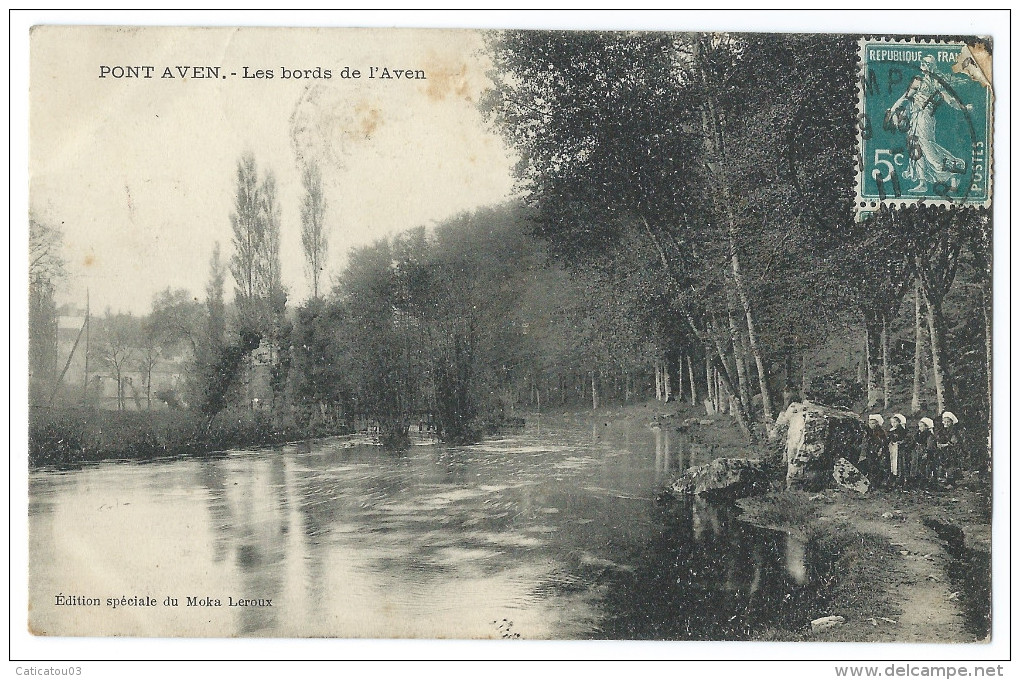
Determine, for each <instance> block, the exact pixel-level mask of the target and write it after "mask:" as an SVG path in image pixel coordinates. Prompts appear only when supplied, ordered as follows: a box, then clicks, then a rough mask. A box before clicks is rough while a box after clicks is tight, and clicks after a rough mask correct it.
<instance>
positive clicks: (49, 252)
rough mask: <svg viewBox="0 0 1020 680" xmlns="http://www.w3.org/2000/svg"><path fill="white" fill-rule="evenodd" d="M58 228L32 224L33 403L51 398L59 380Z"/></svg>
mask: <svg viewBox="0 0 1020 680" xmlns="http://www.w3.org/2000/svg"><path fill="white" fill-rule="evenodd" d="M62 241H63V234H62V232H61V231H60V229H59V228H58V227H54V226H52V225H49V224H46V223H44V222H41V221H39V220H37V219H35V218H34V217H30V218H29V222H28V257H29V260H28V373H29V392H30V402H31V403H39V402H40V401H42V400H44V399H47V398H49V397H50V396H51V394H52V393H53V391H54V390H55V388H56V384H55V383H56V380H57V305H56V300H55V292H56V285H57V282H58V281H59V280H60V279H62V278H63V277H64V275H65V270H64V258H63V257H62V255H61V252H60V249H61V246H62Z"/></svg>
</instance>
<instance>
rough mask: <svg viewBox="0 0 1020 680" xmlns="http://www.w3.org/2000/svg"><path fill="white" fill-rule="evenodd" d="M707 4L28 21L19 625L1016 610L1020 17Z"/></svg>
mask: <svg viewBox="0 0 1020 680" xmlns="http://www.w3.org/2000/svg"><path fill="white" fill-rule="evenodd" d="M731 16H733V15H731ZM725 18H726V17H725V15H723V16H722V18H721V19H722V20H724V19H725ZM733 18H734V19H735V18H736V17H735V16H733ZM773 18H775V17H773ZM675 23H676V22H674V26H675ZM723 23H725V22H724V21H723ZM734 23H735V24H736V23H737V22H734ZM739 25H740V26H745V25H744V24H739ZM674 26H670V27H669V28H668V30H655V29H654V28H648V29H641V30H634V29H622V30H590V29H585V30H568V29H562V28H510V27H494V28H485V27H484V24H481V25H480V27H479V28H477V29H471V28H424V27H423V28H410V27H403V28H397V27H391V28H386V27H363V28H355V27H332V26H326V25H320V26H316V27H311V26H308V27H281V26H231V25H209V26H199V25H195V26H176V27H171V26H154V25H148V26H146V25H82V24H77V25H75V24H70V25H69V24H61V23H60V22H53V23H44V24H39V25H34V26H32V27H31V29H30V35H29V36H28V38H27V40H28V49H29V63H28V71H29V75H28V95H27V104H28V130H27V135H28V136H27V145H28V152H27V156H28V168H27V175H26V177H27V181H26V182H25V183H26V184H27V187H28V189H27V207H28V211H27V214H24V215H21V216H20V217H19V218H17V219H15V217H14V216H15V215H16V213H15V209H14V208H12V223H11V231H12V233H13V232H15V231H20V232H23V233H24V234H27V236H26V237H25V238H24V239H23V241H22V242H25V241H27V247H28V252H27V253H25V252H23V251H22V250H21V249H20V248H19V247H17V246H13V247H12V251H11V259H12V261H15V260H20V261H23V260H25V258H26V255H27V269H26V268H20V269H18V270H13V271H15V274H14V275H12V276H14V277H20V276H21V274H20V272H26V271H27V281H24V282H20V283H18V282H16V281H13V279H12V290H13V291H15V292H14V293H13V294H12V295H13V296H18V295H20V293H18V292H17V291H18V290H22V291H26V292H27V318H26V319H25V320H24V321H23V322H19V321H18V320H17V319H16V318H12V320H11V323H12V326H11V327H12V329H13V330H14V331H15V334H17V332H22V333H24V334H25V335H26V336H27V356H22V355H20V353H19V351H18V350H17V349H15V350H13V351H12V356H11V365H12V369H13V370H12V372H13V373H18V372H19V371H20V372H24V373H26V374H27V394H25V395H19V394H17V393H14V392H12V395H11V400H12V403H15V404H16V403H20V402H22V401H24V399H27V404H28V408H27V416H26V418H25V422H24V423H22V425H20V426H19V425H18V424H17V421H16V420H14V421H12V436H14V439H13V442H14V445H13V447H14V448H12V451H11V459H12V463H11V465H12V468H14V467H20V468H23V469H27V473H23V474H25V475H27V477H23V479H27V491H25V492H22V493H25V494H27V507H22V508H20V509H19V508H17V507H16V506H15V505H13V504H12V517H14V516H15V515H16V514H18V513H20V515H25V514H26V513H27V519H26V520H24V521H26V522H27V536H26V538H25V542H26V544H27V564H25V565H20V566H19V565H18V564H16V563H13V562H12V565H11V568H12V570H18V569H23V570H26V571H27V610H21V609H17V608H15V609H14V610H13V611H12V616H11V620H12V628H15V627H17V628H21V629H27V631H28V635H29V636H30V637H31V638H32V639H33V640H34V641H35V642H34V643H33V644H36V645H46V644H47V640H54V641H56V640H59V639H72V638H158V639H165V638H259V639H263V638H273V639H278V638H328V639H336V640H350V639H366V640H367V639H373V640H375V639H399V640H405V639H416V640H451V639H452V640H467V641H479V642H480V641H500V644H506V645H510V646H511V651H507V652H496V654H515V653H516V652H513V651H512V644H513V643H510V642H506V643H503V642H502V641H534V640H544V641H564V640H569V641H657V642H659V643H679V642H683V643H692V642H709V641H711V642H727V643H742V642H764V643H769V644H771V645H776V646H777V648H778V647H779V646H782V645H784V643H830V644H831V645H832V646H826V647H825V649H829V650H833V651H830V652H828V653H829V654H831V655H833V656H834V657H836V656H838V657H840V658H843V657H844V655H846V654H850V653H851V652H850V651H849V650H850V649H852V646H846V645H844V643H891V644H888V645H884V646H883V649H884V650H885V653H889V654H893V655H895V654H896V653H897V652H896V649H897V648H898V647H899V646H900V644H901V643H922V644H926V645H956V648H957V649H959V650H962V651H960V652H959V653H960V654H962V655H964V656H968V657H970V656H980V655H981V654H982V652H981V650H982V649H983V648H986V647H988V643H990V642H992V641H993V637H994V635H993V631H997V630H1000V629H999V628H998V626H999V625H1000V624H1001V623H1002V622H1003V621H1005V622H1004V624H1003V625H1005V629H1004V630H1006V631H1008V629H1009V628H1008V625H1009V624H1008V618H1009V611H1008V609H1006V610H1000V609H998V608H993V606H992V602H993V594H994V593H995V592H996V589H998V588H1007V589H1008V587H1009V585H1008V582H1007V581H1003V580H1001V579H998V576H1005V575H1004V574H999V575H998V576H997V577H996V579H993V568H992V565H993V556H994V555H998V554H999V553H998V551H1008V546H1007V545H1005V544H1004V543H1002V542H1000V541H999V538H998V535H997V538H996V540H994V541H993V531H992V527H993V520H994V522H996V523H999V522H1007V523H1008V507H1007V506H1005V505H1003V504H1002V502H1003V500H1004V499H1005V500H1006V502H1008V483H1009V480H1008V470H1009V467H1008V466H1009V460H1008V459H1009V448H1008V439H1005V440H1002V439H998V438H996V437H993V432H994V431H995V430H994V428H993V426H996V427H997V426H998V425H1000V424H1001V423H1000V422H999V420H1000V419H1003V423H1004V422H1005V420H1008V414H1007V412H1006V411H1003V410H1002V408H1001V407H1002V405H1003V404H1002V403H1000V402H998V401H996V402H995V405H996V406H997V408H994V409H993V388H994V389H995V391H996V393H997V394H998V393H999V392H1000V391H1002V390H1003V389H1004V388H1006V385H1005V383H1003V384H999V383H998V381H997V380H995V379H993V378H995V377H996V375H998V376H1004V375H1005V374H1004V373H1002V372H1000V373H998V374H996V371H997V370H999V369H1004V367H1006V366H1008V354H1007V353H1006V352H1007V351H1008V350H1007V348H1006V347H1005V346H1002V345H1001V343H998V342H993V338H994V337H995V336H994V335H993V328H994V327H995V325H996V324H998V323H1000V322H1002V323H1006V325H1008V310H1007V309H1003V308H1002V307H1001V304H1002V299H1008V297H1007V298H1002V299H1000V297H999V295H1000V293H1002V294H1005V295H1007V296H1008V291H1005V290H1003V289H1001V287H1000V286H998V285H996V286H995V287H994V290H993V280H994V278H993V274H999V273H1001V272H1000V271H999V269H1000V268H1002V267H1005V268H1006V270H1008V266H1009V263H1008V253H1007V252H1004V251H1002V250H1001V249H999V248H997V247H996V244H997V238H998V237H999V236H1000V235H999V234H998V233H997V232H998V231H999V230H1002V229H1006V230H1008V226H1006V225H1005V224H1003V223H1000V224H995V223H994V222H995V220H994V216H995V214H996V212H995V210H994V207H995V205H996V204H997V202H998V200H999V195H1000V194H1001V193H1008V191H1009V186H1008V185H1007V184H1002V183H1001V181H1000V179H1001V177H1000V175H999V174H997V170H998V167H999V163H1000V155H999V154H1005V153H1007V151H1006V149H1005V148H1003V147H1002V146H1001V145H996V141H999V140H998V137H999V128H1000V127H1001V126H1000V125H999V124H998V123H999V121H998V120H997V119H996V115H997V112H998V108H997V105H999V104H1001V102H999V101H998V100H997V95H1000V93H999V91H998V88H999V84H1000V82H1001V79H1000V73H999V71H998V70H996V69H997V68H999V67H1005V66H1006V64H1004V63H1002V62H1000V54H999V48H1000V47H1008V45H1000V43H999V42H996V40H995V39H993V37H991V36H990V35H988V34H985V33H980V32H976V33H974V34H959V35H958V34H952V33H949V32H942V33H939V34H930V33H904V32H903V31H902V28H901V26H902V22H901V23H897V24H894V25H891V28H888V29H887V28H885V27H884V26H883V23H882V17H881V14H880V13H879V14H877V15H876V17H875V21H874V28H873V30H871V31H870V32H864V31H858V32H855V33H851V32H837V30H838V29H833V27H832V26H831V22H830V25H828V27H827V29H826V30H818V31H810V30H804V29H803V28H800V29H799V30H789V31H773V32H755V31H753V30H749V29H748V28H746V26H745V27H744V28H741V29H740V30H733V31H719V30H710V31H709V30H696V26H694V27H692V29H691V30H685V29H677V28H675V27H674ZM798 26H800V24H798ZM964 27H965V26H964V25H962V24H961V30H962V29H963V28H964ZM894 29H895V30H894ZM1007 59H1008V56H1007ZM1000 96H1001V95H1000ZM1007 104H1008V102H1007ZM1007 117H1008V115H1007ZM1006 129H1007V131H1008V128H1006ZM12 134H17V132H16V131H14V132H12ZM22 172H24V170H22ZM12 173H13V170H12ZM15 177H16V175H14V174H12V181H14V182H16V181H17V180H16V179H14V178H15ZM15 243H17V242H15ZM1004 271H1005V270H1004ZM15 283H17V285H15ZM19 286H20V288H19ZM996 310H1001V313H1000V314H996ZM19 326H21V330H20V331H18V328H19ZM1007 333H1008V331H1007ZM1007 339H1008V335H1007ZM999 362H1004V363H1001V364H1000V363H999ZM993 413H994V418H993ZM19 427H20V428H22V429H23V430H27V435H26V434H25V433H24V432H22V434H20V435H19V433H18V429H19ZM19 437H20V439H19ZM19 441H21V442H23V443H22V444H20V445H19V444H17V442H19ZM19 446H20V447H22V448H21V449H20V450H19ZM1004 471H1005V472H1006V475H1007V476H1006V477H1003V476H1002V474H1003V472H1004ZM993 480H994V483H993ZM1007 540H1008V536H1007ZM15 602H16V600H15ZM13 606H14V605H12V607H13ZM19 621H20V623H19ZM807 647H811V645H807V646H806V647H805V648H807ZM783 648H784V649H787V647H783ZM671 649H673V650H674V651H673V652H671V653H672V654H677V655H682V650H683V647H682V646H681V647H676V648H671ZM718 649H720V650H722V649H726V647H722V648H718ZM844 650H846V651H844ZM968 650H969V651H968ZM12 653H13V651H12ZM785 653H786V652H784V654H785ZM716 655H718V656H720V657H725V656H726V654H725V653H718V652H717V653H716ZM915 670H916V669H915ZM883 672H884V671H883Z"/></svg>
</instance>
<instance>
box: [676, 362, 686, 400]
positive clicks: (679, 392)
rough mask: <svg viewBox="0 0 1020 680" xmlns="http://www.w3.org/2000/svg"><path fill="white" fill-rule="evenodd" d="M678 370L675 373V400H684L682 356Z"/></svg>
mask: <svg viewBox="0 0 1020 680" xmlns="http://www.w3.org/2000/svg"><path fill="white" fill-rule="evenodd" d="M679 366H680V370H678V371H677V372H676V400H677V401H681V402H682V401H683V400H684V355H683V354H681V355H680V361H679Z"/></svg>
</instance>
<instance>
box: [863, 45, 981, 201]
mask: <svg viewBox="0 0 1020 680" xmlns="http://www.w3.org/2000/svg"><path fill="white" fill-rule="evenodd" d="M860 63H861V72H860V83H859V87H858V91H859V95H860V96H859V100H858V119H857V129H858V133H857V140H858V150H859V152H860V156H859V157H858V163H857V197H856V198H857V212H858V214H859V215H861V216H862V217H863V216H865V215H867V214H869V213H871V212H873V211H875V210H876V209H878V207H879V206H880V205H883V204H884V205H904V204H909V203H927V204H936V205H960V206H988V205H990V204H991V197H992V173H991V162H992V158H991V150H992V101H993V93H992V72H991V64H992V57H991V48H990V45H989V44H988V43H987V41H984V40H981V39H978V38H975V39H973V40H968V41H966V42H964V41H961V42H943V41H919V40H916V39H901V40H889V39H868V38H865V39H863V40H861V41H860Z"/></svg>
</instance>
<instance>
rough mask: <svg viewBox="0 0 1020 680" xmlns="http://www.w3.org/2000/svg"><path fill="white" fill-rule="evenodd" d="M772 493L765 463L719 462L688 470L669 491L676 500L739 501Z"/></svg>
mask: <svg viewBox="0 0 1020 680" xmlns="http://www.w3.org/2000/svg"><path fill="white" fill-rule="evenodd" d="M768 490H769V480H768V474H767V473H766V470H765V464H764V462H763V461H760V460H751V459H748V458H716V459H715V460H713V461H712V462H710V463H705V464H704V465H698V466H696V467H692V468H688V469H687V470H685V471H684V472H683V473H682V474H681V475H680V476H679V477H677V479H676V480H675V481H674V482H673V483H672V484H671V485H670V487H669V490H668V491H669V493H670V494H671V495H673V496H674V497H681V496H702V497H705V498H726V499H736V498H745V497H747V496H753V495H755V494H761V493H766V492H767V491H768Z"/></svg>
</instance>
